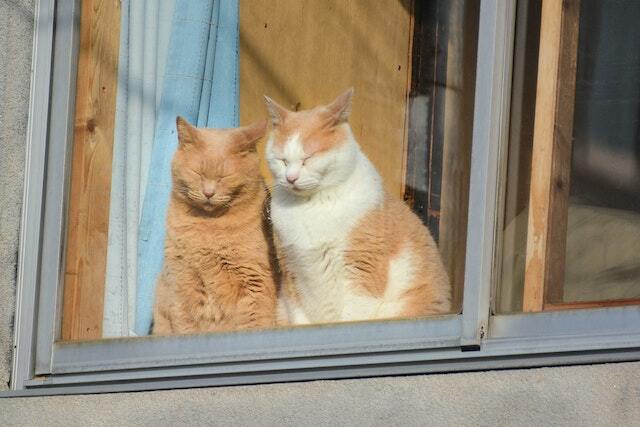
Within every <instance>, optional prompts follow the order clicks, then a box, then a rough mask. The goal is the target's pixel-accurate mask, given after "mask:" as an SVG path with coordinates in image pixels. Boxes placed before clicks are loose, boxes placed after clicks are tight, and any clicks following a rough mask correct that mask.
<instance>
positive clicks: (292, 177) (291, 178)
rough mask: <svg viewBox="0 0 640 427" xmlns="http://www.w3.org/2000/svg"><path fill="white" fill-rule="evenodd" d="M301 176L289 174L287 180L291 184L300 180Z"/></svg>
mask: <svg viewBox="0 0 640 427" xmlns="http://www.w3.org/2000/svg"><path fill="white" fill-rule="evenodd" d="M298 178H299V176H298V175H290V174H287V181H288V182H289V184H293V183H295V182H296V181H297V180H298Z"/></svg>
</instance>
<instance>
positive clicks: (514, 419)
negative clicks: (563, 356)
mask: <svg viewBox="0 0 640 427" xmlns="http://www.w3.org/2000/svg"><path fill="white" fill-rule="evenodd" d="M32 31H33V0H0V389H3V388H6V384H7V380H8V376H9V372H10V364H9V362H10V355H11V348H12V324H11V322H12V318H13V310H14V289H15V271H16V254H17V249H18V248H17V237H18V231H19V219H20V206H21V198H22V179H23V170H24V141H25V132H26V124H27V111H28V96H29V93H28V92H29V68H30V60H31V42H32ZM638 420H640V363H621V364H611V365H594V366H575V367H561V368H543V369H529V370H512V371H488V372H476V373H460V374H442V375H429V376H412V377H389V378H377V379H360V380H342V381H319V382H308V383H295V384H276V385H262V386H243V387H226V388H209V389H194V390H179V391H177V390H176V391H161V392H149V393H134V394H109V395H85V396H66V397H39V398H10V399H0V425H61V426H62V425H64V426H69V425H174V424H187V425H274V426H275V425H278V426H279V425H314V426H315V425H384V426H386V425H454V424H455V425H634V424H636V425H637V424H638V423H639V421H638Z"/></svg>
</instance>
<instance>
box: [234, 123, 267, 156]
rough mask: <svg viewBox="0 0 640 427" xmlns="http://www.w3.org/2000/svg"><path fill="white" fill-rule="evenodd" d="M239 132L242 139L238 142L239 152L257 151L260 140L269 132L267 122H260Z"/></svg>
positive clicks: (244, 127) (242, 128)
mask: <svg viewBox="0 0 640 427" xmlns="http://www.w3.org/2000/svg"><path fill="white" fill-rule="evenodd" d="M239 130H240V134H241V135H242V138H241V139H240V141H238V152H247V151H250V152H253V151H256V144H257V143H258V140H259V139H260V138H262V137H263V136H264V134H265V133H266V132H267V120H266V119H265V120H258V121H257V122H253V123H251V124H250V125H247V126H243V127H241V128H240V129H239Z"/></svg>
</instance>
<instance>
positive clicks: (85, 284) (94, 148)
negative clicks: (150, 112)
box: [62, 0, 120, 340]
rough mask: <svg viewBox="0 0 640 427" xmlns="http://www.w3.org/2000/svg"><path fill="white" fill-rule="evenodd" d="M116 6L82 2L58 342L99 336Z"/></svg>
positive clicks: (113, 0)
mask: <svg viewBox="0 0 640 427" xmlns="http://www.w3.org/2000/svg"><path fill="white" fill-rule="evenodd" d="M119 29H120V1H119V0H86V1H83V2H82V11H81V21H80V54H79V55H80V56H79V62H78V76H77V90H76V114H75V133H74V141H73V157H72V166H71V167H72V170H71V192H70V201H69V213H68V218H69V219H68V235H67V252H66V268H65V284H64V306H63V317H62V339H63V340H84V339H96V338H101V336H102V320H103V319H102V316H103V301H104V281H105V269H106V262H107V236H108V226H109V196H110V191H111V161H112V154H113V132H114V120H115V103H116V89H117V88H116V83H117V75H118V73H117V71H118V49H119V40H120V33H119Z"/></svg>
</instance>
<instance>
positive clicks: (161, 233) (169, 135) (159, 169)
mask: <svg viewBox="0 0 640 427" xmlns="http://www.w3.org/2000/svg"><path fill="white" fill-rule="evenodd" d="M238 35H239V34H238V1H237V0H215V1H214V0H175V9H174V15H173V20H172V25H171V35H170V40H169V50H168V53H167V59H166V65H165V68H164V78H163V80H162V89H161V97H160V105H159V109H158V114H157V116H156V124H155V133H154V139H153V145H152V148H151V155H150V160H149V165H150V166H149V174H148V179H147V181H146V182H147V184H146V190H145V192H144V202H143V205H142V212H141V217H140V223H139V238H138V263H137V289H136V313H135V333H136V334H137V335H146V334H148V333H149V329H150V326H151V321H152V308H153V301H154V292H155V283H156V279H157V276H158V274H159V272H160V270H161V268H162V259H163V250H164V238H165V222H166V211H167V205H168V202H169V195H170V192H171V158H172V156H173V153H174V151H175V149H176V147H177V135H176V129H175V121H176V116H177V115H182V116H184V117H185V118H186V119H187V120H189V121H190V122H192V123H195V124H197V126H200V127H234V126H237V125H238V122H239V106H238V101H239V89H238Z"/></svg>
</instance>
